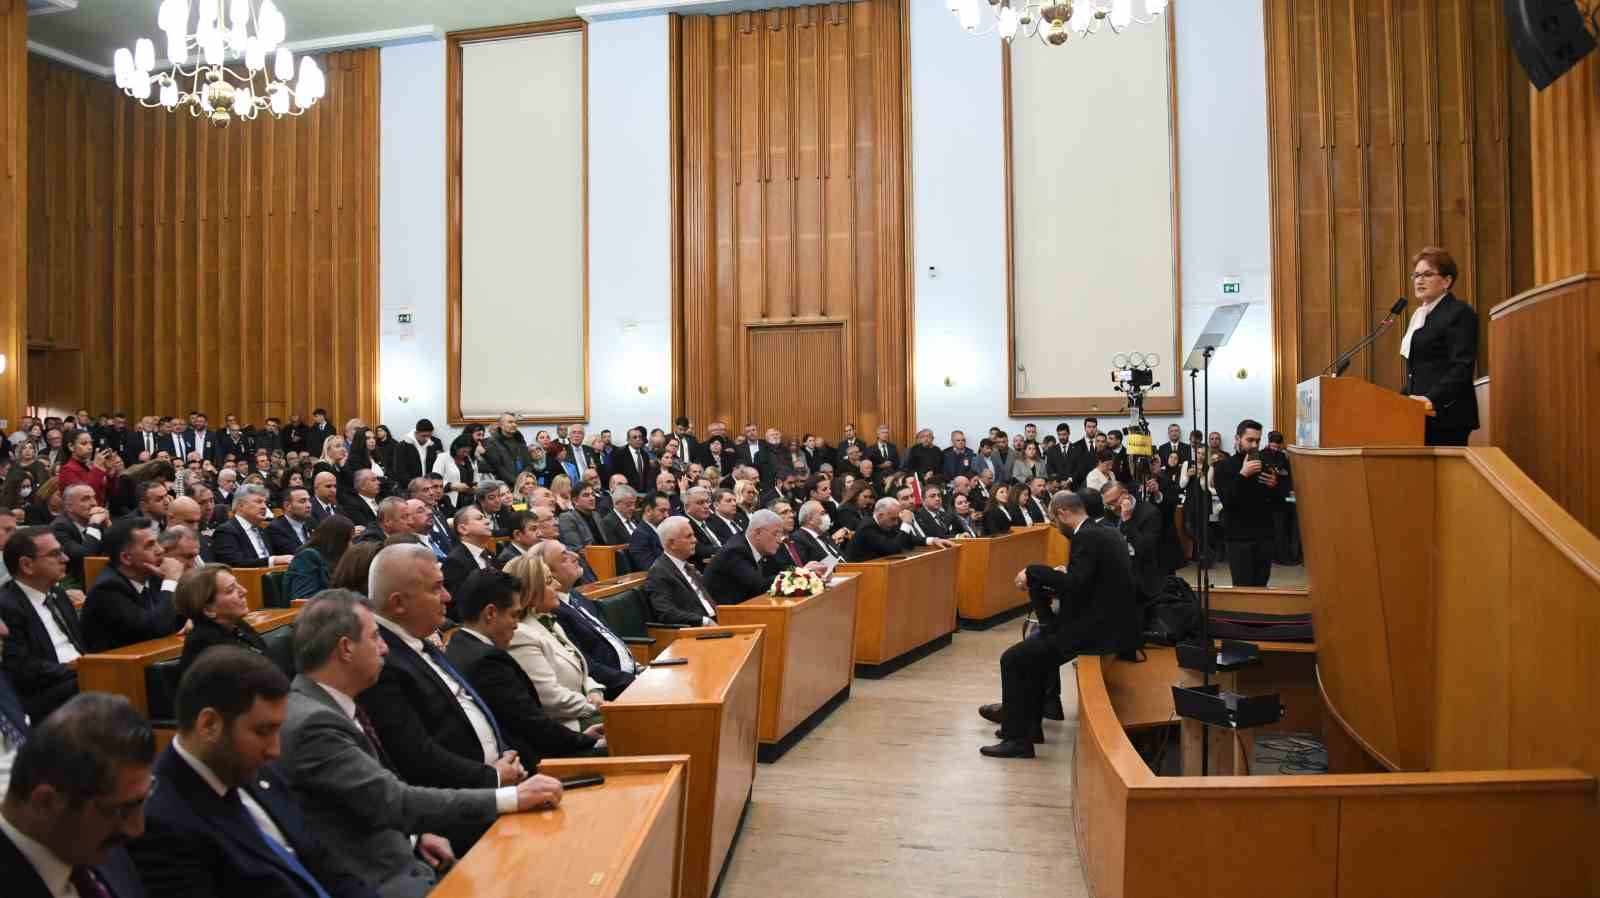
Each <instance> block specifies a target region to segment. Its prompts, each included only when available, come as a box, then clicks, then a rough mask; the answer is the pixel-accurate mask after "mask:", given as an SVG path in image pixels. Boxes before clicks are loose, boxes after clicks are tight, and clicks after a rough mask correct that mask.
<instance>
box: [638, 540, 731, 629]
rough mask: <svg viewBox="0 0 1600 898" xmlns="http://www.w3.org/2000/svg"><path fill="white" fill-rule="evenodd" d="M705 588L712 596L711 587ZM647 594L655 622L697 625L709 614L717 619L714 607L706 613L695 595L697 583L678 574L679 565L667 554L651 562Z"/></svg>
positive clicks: (646, 582) (647, 580)
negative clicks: (693, 583) (690, 581)
mask: <svg viewBox="0 0 1600 898" xmlns="http://www.w3.org/2000/svg"><path fill="white" fill-rule="evenodd" d="M705 590H706V595H707V596H708V597H710V596H711V595H712V593H711V589H710V587H709V586H708V587H705ZM644 594H645V600H646V601H647V602H648V603H649V605H650V620H651V622H652V623H663V624H682V625H683V626H686V627H698V626H700V624H701V623H702V622H703V620H704V619H705V618H706V617H707V616H709V617H711V618H712V619H713V620H715V619H716V608H715V606H713V607H712V610H711V614H710V615H707V613H706V609H705V606H704V605H702V604H701V603H700V597H699V596H698V595H696V594H695V591H694V586H693V585H692V584H690V583H689V582H688V581H687V580H686V579H684V577H683V575H682V574H680V573H678V566H677V565H676V564H674V563H673V561H672V558H671V557H670V556H668V555H666V554H664V553H663V554H662V556H661V557H660V558H657V559H656V561H655V563H654V564H652V565H650V572H649V573H648V574H647V575H645V579H644ZM711 601H712V602H716V599H715V598H712V599H711Z"/></svg>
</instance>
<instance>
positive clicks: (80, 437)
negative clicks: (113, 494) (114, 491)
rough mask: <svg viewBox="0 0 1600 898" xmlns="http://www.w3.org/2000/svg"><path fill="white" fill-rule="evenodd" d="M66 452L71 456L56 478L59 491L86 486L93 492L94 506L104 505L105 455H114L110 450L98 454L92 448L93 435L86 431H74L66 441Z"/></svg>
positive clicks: (106, 466) (106, 465) (103, 450)
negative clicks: (70, 487)
mask: <svg viewBox="0 0 1600 898" xmlns="http://www.w3.org/2000/svg"><path fill="white" fill-rule="evenodd" d="M66 446H67V450H68V451H69V452H70V453H71V455H70V456H69V457H68V458H67V460H66V462H65V463H63V464H62V465H61V469H60V470H59V471H58V472H57V473H56V477H57V478H59V479H60V481H61V489H63V490H65V489H66V488H67V487H69V486H76V485H77V484H80V483H83V484H87V485H88V487H89V488H90V489H92V490H94V504H96V505H105V504H106V486H107V484H106V469H107V468H109V467H110V464H109V463H108V462H107V461H106V455H107V454H111V455H115V454H116V453H115V452H112V451H111V450H110V449H102V450H100V451H99V452H96V451H95V448H94V434H92V433H90V432H89V431H87V430H74V431H73V432H72V433H71V435H69V436H68V437H67V439H66Z"/></svg>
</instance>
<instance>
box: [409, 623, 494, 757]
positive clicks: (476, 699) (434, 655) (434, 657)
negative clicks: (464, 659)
mask: <svg viewBox="0 0 1600 898" xmlns="http://www.w3.org/2000/svg"><path fill="white" fill-rule="evenodd" d="M422 651H423V653H424V654H426V655H427V656H428V658H429V659H430V660H431V661H433V663H434V664H436V665H438V667H439V669H440V670H442V671H444V672H445V673H446V674H448V675H450V676H451V677H454V678H455V681H456V682H457V683H459V684H461V689H462V691H464V692H466V694H467V695H468V696H470V697H471V698H472V702H473V704H475V705H477V706H478V710H479V711H482V712H483V716H484V717H487V718H489V727H490V728H491V729H493V730H494V743H495V746H496V747H497V748H499V750H500V751H505V744H506V740H505V737H504V736H501V735H500V722H499V721H497V720H495V719H494V712H493V711H490V710H489V703H488V702H485V701H484V700H483V696H481V695H479V694H478V690H476V689H473V688H472V684H471V683H468V682H467V678H466V677H463V676H462V675H461V671H459V670H456V669H455V668H454V667H453V666H451V664H450V662H449V661H446V660H445V657H444V652H441V651H439V648H438V646H436V645H434V644H433V643H431V642H428V641H426V640H424V641H423V643H422Z"/></svg>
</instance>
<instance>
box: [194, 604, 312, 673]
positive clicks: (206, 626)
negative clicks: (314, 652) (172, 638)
mask: <svg viewBox="0 0 1600 898" xmlns="http://www.w3.org/2000/svg"><path fill="white" fill-rule="evenodd" d="M219 645H231V646H233V647H235V648H241V649H249V650H250V651H252V652H255V653H256V654H258V655H265V654H266V653H267V644H266V643H265V642H262V641H261V636H260V635H259V634H257V633H256V631H255V628H254V627H252V626H250V624H249V623H248V622H246V621H239V626H237V627H235V628H233V629H225V628H223V627H222V626H220V625H218V624H217V623H216V622H215V621H213V620H212V619H211V618H209V617H197V618H195V619H194V629H192V630H190V631H189V635H187V636H185V637H183V657H182V658H181V659H180V660H179V661H178V676H179V678H182V676H183V672H184V671H186V670H188V669H189V665H191V664H193V663H194V662H195V659H196V658H199V657H200V655H201V654H202V653H204V652H205V650H206V649H209V648H211V647H213V646H219ZM284 673H290V671H284Z"/></svg>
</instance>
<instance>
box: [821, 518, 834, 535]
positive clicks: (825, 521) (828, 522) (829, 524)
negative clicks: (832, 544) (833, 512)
mask: <svg viewBox="0 0 1600 898" xmlns="http://www.w3.org/2000/svg"><path fill="white" fill-rule="evenodd" d="M832 528H833V518H830V517H828V516H827V515H823V516H822V520H820V521H818V522H817V529H818V530H821V531H822V532H824V533H826V532H828V531H829V530H830V529H832Z"/></svg>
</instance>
